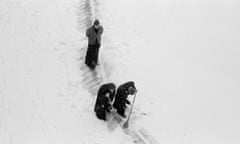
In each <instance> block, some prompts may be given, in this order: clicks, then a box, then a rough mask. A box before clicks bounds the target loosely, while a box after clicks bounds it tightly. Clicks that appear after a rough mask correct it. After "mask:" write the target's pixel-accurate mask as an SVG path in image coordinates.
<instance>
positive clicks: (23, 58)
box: [0, 0, 240, 144]
mask: <svg viewBox="0 0 240 144" xmlns="http://www.w3.org/2000/svg"><path fill="white" fill-rule="evenodd" d="M86 1H87V0H86ZM84 2H85V0H61V1H60V0H51V1H48V0H35V1H33V0H24V1H21V0H0V40H1V42H0V143H1V144H33V143H34V144H38V143H39V144H43V143H44V144H55V143H57V144H66V143H67V144H128V143H133V142H132V140H131V137H130V136H127V135H125V134H124V133H123V131H122V130H121V129H120V128H116V129H115V130H113V131H111V130H109V129H108V128H107V123H105V122H103V121H100V120H98V119H97V118H96V117H95V115H94V113H93V106H94V102H95V96H93V95H92V94H93V93H94V90H95V89H93V90H89V87H88V86H86V83H84V82H85V81H84V80H83V79H84V78H85V76H88V77H87V78H91V75H88V71H83V70H82V69H81V68H80V67H81V66H82V60H83V59H81V58H82V56H83V55H84V52H85V50H84V49H85V47H86V44H87V41H86V38H85V28H86V26H87V25H88V23H89V21H87V20H88V19H86V15H85V14H86V13H84V11H83V10H81V7H82V4H83V3H84ZM90 4H91V5H92V8H93V9H91V10H90V11H91V13H92V17H90V20H91V19H93V18H94V17H97V18H99V19H100V21H101V23H102V25H103V26H104V34H103V41H102V42H103V44H102V47H101V49H100V52H101V53H100V67H98V72H101V73H100V74H99V75H100V76H101V75H103V78H104V80H103V81H102V82H115V83H116V84H117V85H119V84H121V83H123V82H125V81H127V80H134V81H136V86H137V88H138V93H137V99H136V103H135V107H134V111H133V117H132V119H133V120H134V121H135V124H136V125H137V126H140V127H143V128H145V129H146V130H147V131H148V132H149V133H150V134H151V135H152V137H154V138H155V139H156V140H157V141H158V142H159V143H161V144H185V143H188V144H198V143H199V144H202V143H209V144H226V143H231V144H238V143H240V138H239V136H240V124H239V121H240V112H239V110H240V106H239V102H240V98H239V96H240V75H239V73H240V58H239V55H240V50H239V47H240V42H239V39H240V27H239V26H240V2H239V1H237V0H228V1H227V0H221V1H219V0H218V1H215V0H181V1H179V0H171V1H168V0H114V1H113V0H104V1H103V0H92V1H90ZM91 92H93V93H91Z"/></svg>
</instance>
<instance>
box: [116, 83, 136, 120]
mask: <svg viewBox="0 0 240 144" xmlns="http://www.w3.org/2000/svg"><path fill="white" fill-rule="evenodd" d="M136 92H137V89H136V87H135V83H134V82H133V81H129V82H126V83H124V84H122V85H120V86H119V87H118V89H117V93H116V96H115V101H114V103H113V107H114V108H115V109H116V110H117V113H118V114H119V115H121V116H122V117H123V118H126V115H125V109H126V108H127V104H128V105H129V104H131V103H130V101H129V100H128V99H127V98H128V95H134V94H135V93H136Z"/></svg>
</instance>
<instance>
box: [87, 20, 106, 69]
mask: <svg viewBox="0 0 240 144" xmlns="http://www.w3.org/2000/svg"><path fill="white" fill-rule="evenodd" d="M102 33H103V27H102V26H101V25H100V22H99V20H95V21H94V23H93V25H92V26H91V27H89V28H88V29H87V31H86V36H87V38H88V48H87V54H86V57H85V64H86V65H87V66H88V67H89V68H90V69H92V70H94V69H95V67H96V65H97V64H98V55H99V48H100V46H101V35H102Z"/></svg>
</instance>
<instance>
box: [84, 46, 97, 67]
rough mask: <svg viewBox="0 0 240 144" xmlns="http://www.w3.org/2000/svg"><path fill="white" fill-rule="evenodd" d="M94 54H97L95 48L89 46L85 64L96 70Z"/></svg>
mask: <svg viewBox="0 0 240 144" xmlns="http://www.w3.org/2000/svg"><path fill="white" fill-rule="evenodd" d="M94 53H95V46H94V45H88V49H87V54H86V58H85V64H86V65H87V66H88V67H89V68H91V69H94V68H95V63H94V59H95V58H94V57H95V56H94Z"/></svg>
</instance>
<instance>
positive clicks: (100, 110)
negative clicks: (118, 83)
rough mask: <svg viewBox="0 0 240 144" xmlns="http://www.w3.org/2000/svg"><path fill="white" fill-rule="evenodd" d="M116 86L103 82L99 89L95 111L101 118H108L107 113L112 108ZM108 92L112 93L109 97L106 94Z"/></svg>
mask: <svg viewBox="0 0 240 144" xmlns="http://www.w3.org/2000/svg"><path fill="white" fill-rule="evenodd" d="M115 88H116V87H115V85H114V84H113V83H107V84H103V85H102V86H101V87H100V88H99V90H98V94H97V99H96V103H95V107H94V111H95V113H96V116H97V117H98V118H99V119H101V120H106V115H107V113H109V112H110V111H111V109H112V101H113V99H114V94H115ZM107 93H109V94H110V96H109V97H107V96H106V94H107Z"/></svg>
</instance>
